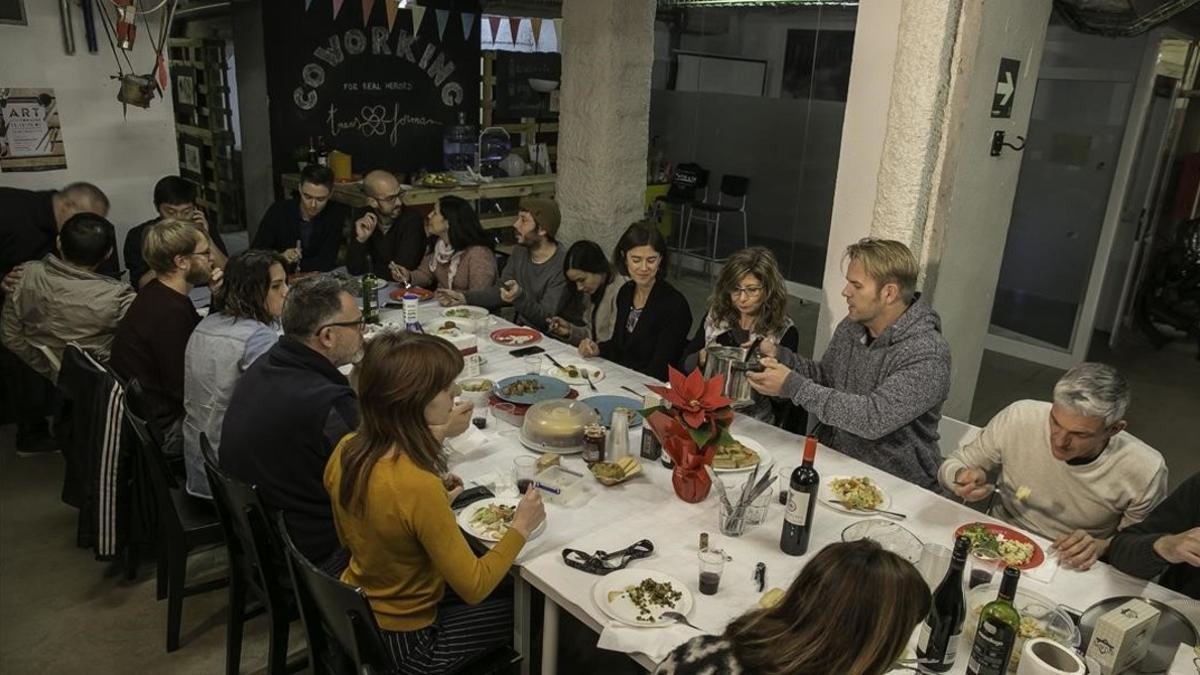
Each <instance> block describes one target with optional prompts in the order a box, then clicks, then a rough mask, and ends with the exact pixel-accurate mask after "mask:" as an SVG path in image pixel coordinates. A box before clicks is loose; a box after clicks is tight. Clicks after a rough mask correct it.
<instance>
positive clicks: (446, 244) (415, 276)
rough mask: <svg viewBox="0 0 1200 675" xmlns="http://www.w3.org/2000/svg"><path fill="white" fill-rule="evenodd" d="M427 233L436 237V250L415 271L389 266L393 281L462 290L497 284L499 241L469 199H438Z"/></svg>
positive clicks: (400, 266) (463, 291) (430, 213)
mask: <svg viewBox="0 0 1200 675" xmlns="http://www.w3.org/2000/svg"><path fill="white" fill-rule="evenodd" d="M425 234H426V235H427V236H429V237H433V238H434V245H433V249H432V250H430V251H428V252H427V253H426V254H425V257H424V258H422V259H421V264H420V265H417V266H416V267H415V268H414V269H412V270H410V269H408V268H406V267H404V266H403V265H400V264H397V263H392V264H391V265H389V268H390V270H391V273H392V280H393V281H399V282H400V283H411V284H415V285H417V286H421V287H422V288H436V289H439V290H442V291H458V292H460V293H465V292H466V291H478V290H480V289H484V288H491V287H492V286H493V285H494V284H495V283H496V254H495V251H494V249H495V248H496V242H495V240H494V239H492V237H491V236H489V235H488V233H487V231H486V230H484V229H483V225H481V224H480V223H479V216H477V215H475V209H473V208H471V204H470V203H469V202H468V201H467V200H465V199H463V198H462V197H455V196H454V195H446V196H445V197H442V198H441V199H439V200H437V201H436V202H434V204H433V210H432V211H430V212H429V216H428V217H427V218H425Z"/></svg>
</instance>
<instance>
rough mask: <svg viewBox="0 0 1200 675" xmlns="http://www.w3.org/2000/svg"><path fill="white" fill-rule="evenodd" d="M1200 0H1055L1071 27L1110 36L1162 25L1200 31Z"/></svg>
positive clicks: (1056, 5) (1060, 15)
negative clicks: (1198, 4)
mask: <svg viewBox="0 0 1200 675" xmlns="http://www.w3.org/2000/svg"><path fill="white" fill-rule="evenodd" d="M1198 2H1200V0H1054V9H1055V12H1056V13H1057V14H1058V16H1059V17H1061V18H1062V20H1063V21H1064V22H1065V23H1066V24H1067V25H1068V26H1070V27H1071V28H1073V29H1074V30H1077V31H1079V32H1081V33H1092V34H1095V35H1104V36H1107V37H1132V36H1134V35H1141V34H1142V33H1145V32H1146V31H1148V30H1151V29H1153V28H1158V27H1159V26H1164V25H1166V26H1169V27H1170V28H1173V29H1175V30H1178V31H1180V32H1182V33H1185V34H1188V35H1193V36H1194V35H1197V34H1198V33H1200V13H1198V11H1197V9H1193V8H1194V7H1195V6H1196V4H1197V3H1198Z"/></svg>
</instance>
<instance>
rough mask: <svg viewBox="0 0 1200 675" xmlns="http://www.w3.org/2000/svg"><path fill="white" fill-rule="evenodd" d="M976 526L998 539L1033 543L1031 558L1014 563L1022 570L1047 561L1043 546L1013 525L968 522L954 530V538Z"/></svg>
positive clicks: (998, 561)
mask: <svg viewBox="0 0 1200 675" xmlns="http://www.w3.org/2000/svg"><path fill="white" fill-rule="evenodd" d="M976 526H977V527H982V528H983V529H985V530H987V531H988V532H990V533H991V534H992V536H994V537H996V538H997V539H999V540H1000V541H1002V542H1003V541H1016V542H1020V543H1022V544H1030V545H1032V546H1033V555H1032V556H1030V558H1029V560H1028V561H1026V562H1025V564H1023V565H1013V567H1016V568H1017V569H1019V570H1021V571H1022V572H1023V571H1025V570H1031V569H1033V568H1035V567H1037V566H1038V565H1041V564H1042V563H1044V562H1046V552H1045V551H1043V550H1042V547H1041V546H1038V543H1037V542H1036V541H1034V540H1033V539H1030V538H1029V535H1026V534H1025V533H1023V532H1019V531H1017V530H1014V529H1013V528H1011V527H1006V526H1004V525H995V524H993V523H967V524H966V525H962V526H960V527H959V528H958V529H957V530H955V531H954V538H955V539H958V538H959V537H960V536H962V533H963V531H964V530H966V529H967V528H969V527H976ZM974 554H975V549H974V547H972V549H971V555H974ZM996 562H997V563H1000V564H1003V563H1004V561H1003V560H997V561H996Z"/></svg>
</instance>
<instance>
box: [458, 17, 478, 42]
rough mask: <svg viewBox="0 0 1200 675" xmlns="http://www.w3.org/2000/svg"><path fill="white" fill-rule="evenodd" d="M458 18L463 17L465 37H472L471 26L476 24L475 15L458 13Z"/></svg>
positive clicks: (466, 38) (465, 38) (467, 38)
mask: <svg viewBox="0 0 1200 675" xmlns="http://www.w3.org/2000/svg"><path fill="white" fill-rule="evenodd" d="M458 18H460V19H462V29H463V39H464V40H469V39H471V28H473V27H474V26H475V15H474V14H468V13H467V12H463V13H462V14H459V15H458Z"/></svg>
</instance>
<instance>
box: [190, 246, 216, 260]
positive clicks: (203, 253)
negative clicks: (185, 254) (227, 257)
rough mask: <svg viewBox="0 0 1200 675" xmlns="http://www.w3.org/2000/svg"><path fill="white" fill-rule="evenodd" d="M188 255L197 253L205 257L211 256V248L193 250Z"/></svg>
mask: <svg viewBox="0 0 1200 675" xmlns="http://www.w3.org/2000/svg"><path fill="white" fill-rule="evenodd" d="M190 255H198V256H202V257H205V258H211V257H213V252H212V248H206V249H204V250H203V251H193V252H192V253H191V254H190Z"/></svg>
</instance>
